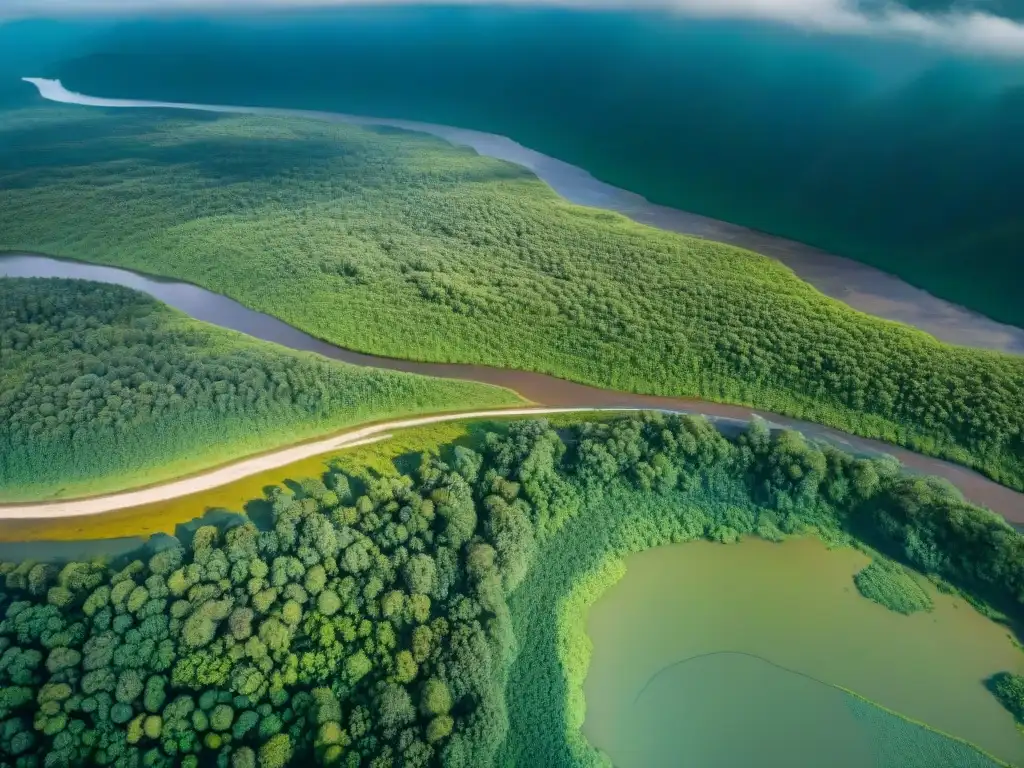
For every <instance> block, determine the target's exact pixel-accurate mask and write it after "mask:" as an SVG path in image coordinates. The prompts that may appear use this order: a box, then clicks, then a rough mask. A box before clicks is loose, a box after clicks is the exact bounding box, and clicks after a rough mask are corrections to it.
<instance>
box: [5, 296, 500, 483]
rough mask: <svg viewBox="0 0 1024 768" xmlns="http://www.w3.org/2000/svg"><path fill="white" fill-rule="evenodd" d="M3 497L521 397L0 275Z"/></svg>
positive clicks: (200, 463) (142, 477)
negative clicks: (297, 348) (335, 357)
mask: <svg viewBox="0 0 1024 768" xmlns="http://www.w3.org/2000/svg"><path fill="white" fill-rule="evenodd" d="M0 363H2V364H0V498H6V499H25V498H32V497H33V496H37V497H38V496H51V495H54V494H58V493H59V494H60V495H69V494H74V493H81V492H97V491H101V490H112V489H117V488H123V487H126V486H131V485H133V484H139V483H143V482H149V483H152V482H156V481H159V480H161V479H165V478H167V477H172V476H174V475H175V474H184V473H186V472H188V471H192V470H197V469H203V468H206V467H208V466H211V465H213V464H216V463H218V462H223V461H227V460H230V459H233V458H237V457H238V456H241V455H244V454H246V453H254V452H258V451H260V450H264V449H267V448H273V447H276V446H278V445H281V444H286V443H289V442H294V441H296V440H299V439H302V438H305V437H312V436H314V435H317V434H322V433H326V432H329V431H331V430H336V429H340V428H342V427H344V426H347V425H350V424H355V423H358V422H361V421H370V420H373V419H375V418H382V417H386V416H393V415H398V414H406V413H417V412H431V411H438V410H456V409H461V408H472V407H474V406H480V405H493V406H501V405H510V404H513V403H516V402H518V400H517V398H516V397H515V396H514V395H513V394H512V393H511V392H508V391H505V390H501V389H498V388H496V387H489V386H485V385H480V384H474V383H470V382H461V381H447V380H440V379H429V378H425V377H422V376H413V375H409V374H403V373H394V372H390V371H380V370H374V369H368V368H358V367H355V366H350V365H344V364H340V363H335V362H332V361H329V360H326V359H324V358H321V357H319V356H316V355H312V354H306V353H295V352H290V351H288V350H285V349H282V348H281V347H278V346H276V345H273V344H267V343H264V342H259V341H255V340H253V339H251V338H249V337H247V336H243V335H241V334H238V333H234V332H230V331H224V330H221V329H218V328H214V327H212V326H208V325H205V324H203V323H199V322H196V321H193V320H190V319H188V318H186V317H185V316H184V315H182V314H181V313H179V312H177V311H175V310H172V309H170V308H168V307H166V306H165V305H163V304H160V303H159V302H157V301H155V300H153V299H151V298H149V297H147V296H145V295H143V294H140V293H137V292H135V291H132V290H129V289H127V288H121V287H117V286H110V285H103V284H99V283H91V282H86V281H78V280H53V279H38V280H22V279H0Z"/></svg>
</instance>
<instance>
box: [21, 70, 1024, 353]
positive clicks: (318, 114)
mask: <svg viewBox="0 0 1024 768" xmlns="http://www.w3.org/2000/svg"><path fill="white" fill-rule="evenodd" d="M23 79H24V80H25V81H26V82H28V83H31V84H32V85H34V86H35V87H36V88H37V89H38V90H39V93H40V95H41V96H42V97H43V98H45V99H48V100H50V101H54V102H59V103H65V104H77V105H81V106H95V107H106V108H158V109H185V110H195V111H204V112H218V113H226V114H250V115H264V116H283V117H304V118H312V119H316V120H326V121H330V122H342V123H346V124H350V125H358V126H384V127H391V128H399V129H402V130H408V131H416V132H420V133H428V134H430V135H433V136H437V137H439V138H442V139H444V140H445V141H448V142H450V143H452V144H455V145H457V146H465V147H470V148H471V149H473V150H475V151H476V152H478V153H479V154H481V155H484V156H487V157H493V158H496V159H499V160H505V161H507V162H511V163H515V164H516V165H519V166H522V167H523V168H526V169H528V170H530V171H531V172H532V173H534V174H535V175H536V176H537V177H538V178H540V179H541V180H543V181H544V182H546V183H547V184H548V185H549V186H550V187H551V188H552V189H554V190H555V191H556V192H557V193H558V194H559V195H561V196H562V197H563V198H565V199H566V200H567V201H569V202H571V203H574V204H577V205H585V206H588V207H592V208H602V209H605V210H610V211H616V212H618V213H621V214H623V215H625V216H627V217H629V218H630V219H632V220H634V221H636V222H638V223H641V224H647V225H650V226H653V227H657V228H658V229H663V230H666V231H670V232H677V233H681V234H687V235H695V236H698V237H702V238H705V239H708V240H714V241H717V242H722V243H728V244H730V245H735V246H739V247H742V248H746V249H748V250H751V251H755V252H757V253H760V254H763V255H765V256H769V257H771V258H773V259H776V260H778V261H780V262H782V263H783V264H785V265H786V266H788V267H789V268H790V269H792V270H793V271H794V272H795V273H796V274H797V276H799V277H800V278H801V279H803V280H805V281H807V282H808V283H810V284H811V285H813V286H814V287H815V288H817V289H818V290H819V291H821V292H822V293H824V294H825V295H827V296H830V297H832V298H835V299H838V300H840V301H842V302H843V303H845V304H847V305H849V306H851V307H853V308H854V309H858V310H860V311H862V312H865V313H867V314H870V315H874V316H876V317H881V318H884V319H887V320H893V321H895V322H900V323H904V324H906V325H910V326H913V327H915V328H919V329H920V330H923V331H925V332H926V333H929V334H931V335H932V336H934V337H935V338H937V339H940V340H941V341H945V342H948V343H951V344H960V345H964V346H970V347H976V348H979V349H991V350H997V351H1002V352H1012V353H1017V354H1024V329H1021V328H1016V327H1014V326H1010V325H1005V324H1003V323H999V322H996V321H994V320H991V319H989V318H986V317H985V316H984V315H981V314H979V313H977V312H973V311H971V310H969V309H966V308H964V307H961V306H959V305H956V304H953V303H951V302H948V301H945V300H943V299H939V298H937V297H935V296H932V295H931V294H929V293H927V292H926V291H923V290H921V289H920V288H915V287H914V286H912V285H910V284H908V283H906V282H904V281H903V280H901V279H899V278H898V277H896V276H894V275H891V274H888V273H886V272H883V271H881V270H879V269H876V268H874V267H870V266H868V265H866V264H862V263H860V262H857V261H853V260H851V259H846V258H843V257H841V256H836V255H834V254H830V253H827V252H825V251H822V250H820V249H818V248H814V247H812V246H808V245H805V244H803V243H798V242H795V241H792V240H787V239H785V238H781V237H776V236H774V235H768V234H765V233H762V232H758V231H756V230H752V229H748V228H746V227H741V226H738V225H735V224H730V223H728V222H724V221H719V220H716V219H711V218H708V217H706V216H701V215H698V214H693V213H689V212H687V211H680V210H677V209H674V208H668V207H666V206H662V205H656V204H653V203H650V202H648V201H647V200H646V199H645V198H644V197H642V196H641V195H637V194H635V193H632V192H629V191H627V190H624V189H620V188H618V187H614V186H612V185H610V184H606V183H604V182H601V181H599V180H597V179H595V178H594V177H593V176H592V175H591V174H590V173H588V172H587V171H585V170H584V169H582V168H578V167H576V166H574V165H570V164H569V163H566V162H563V161H561V160H558V159H556V158H553V157H549V156H547V155H544V154H542V153H540V152H536V151H534V150H532V149H529V148H527V147H524V146H522V145H521V144H518V143H517V142H515V141H512V140H511V139H509V138H507V137H504V136H497V135H495V134H490V133H484V132H482V131H473V130H468V129H462V128H455V127H452V126H446V125H437V124H434V123H423V122H417V121H412V120H394V119H388V118H375V117H366V116H361V115H348V114H344V113H337V112H323V111H316V110H302V109H280V108H271V107H247V106H233V105H220V104H192V103H183V102H161V101H145V100H134V99H109V98H99V97H94V96H87V95H84V94H79V93H74V92H72V91H69V90H68V89H66V88H64V86H63V85H62V84H61V83H60V81H59V80H46V79H43V78H32V77H26V78H23Z"/></svg>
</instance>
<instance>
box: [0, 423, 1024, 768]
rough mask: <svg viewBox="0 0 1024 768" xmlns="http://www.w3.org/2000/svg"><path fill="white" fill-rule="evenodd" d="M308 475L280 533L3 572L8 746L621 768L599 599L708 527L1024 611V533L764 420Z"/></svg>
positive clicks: (287, 500) (70, 752)
mask: <svg viewBox="0 0 1024 768" xmlns="http://www.w3.org/2000/svg"><path fill="white" fill-rule="evenodd" d="M296 487H297V488H299V489H300V490H298V491H295V492H294V493H293V492H287V491H284V490H283V489H280V488H278V489H273V490H272V491H270V492H269V495H268V498H267V499H266V501H267V503H268V504H269V505H270V507H271V515H270V520H269V521H267V523H266V525H264V526H263V528H262V529H261V528H258V527H257V526H256V524H255V523H254V522H252V521H245V520H244V519H243V520H241V521H235V522H233V523H228V524H225V525H226V527H223V528H217V527H214V526H205V527H202V528H200V529H198V530H197V531H195V533H194V535H193V537H192V539H191V541H188V542H185V543H183V544H175V543H173V542H172V543H171V545H170V546H168V547H166V548H164V547H163V545H161V547H160V551H158V552H153V551H151V550H149V551H146V552H144V553H140V554H139V555H137V556H136V555H133V556H130V557H127V558H124V559H121V560H118V561H116V562H111V563H102V562H98V563H68V564H64V565H60V566H57V565H50V564H45V563H33V562H23V563H17V564H15V563H8V564H3V565H0V577H2V579H3V582H2V588H0V616H2V620H0V753H2V754H5V755H8V754H11V755H19V757H18V759H17V761H16V762H15V766H16V768H30V767H31V766H37V765H39V764H40V762H41V761H42V759H43V757H44V756H45V759H46V765H48V766H54V768H59V767H61V766H72V765H75V766H77V765H88V764H100V765H112V764H113V765H135V764H144V765H147V766H175V765H200V764H201V765H206V764H226V765H239V766H246V765H252V764H253V761H254V759H255V761H256V763H257V764H258V765H261V766H284V765H289V764H295V765H306V764H311V763H316V764H323V765H347V766H371V767H372V768H383V766H391V765H403V766H413V767H415V766H433V765H450V766H486V765H490V764H494V763H495V762H497V763H498V764H502V765H520V766H539V765H568V766H572V765H597V764H601V761H602V758H601V756H600V755H598V754H597V753H596V752H595V751H594V750H593V749H592V748H591V747H590V745H588V744H587V743H586V742H585V741H584V740H583V738H582V736H581V735H580V733H579V729H578V726H579V724H580V723H581V722H582V719H583V705H584V702H583V698H582V692H581V690H580V688H579V686H580V684H581V682H582V677H583V674H585V671H586V666H587V663H588V659H589V648H588V645H587V642H588V641H587V640H586V636H585V634H584V633H583V632H582V631H579V630H580V623H581V617H582V615H583V613H582V612H583V611H584V610H585V607H586V605H588V604H589V603H590V602H591V601H592V600H593V599H594V598H596V596H597V595H598V594H600V592H601V591H603V590H604V589H605V588H606V587H607V585H608V584H609V583H611V582H612V581H614V579H615V578H616V574H617V573H618V572H617V571H616V567H615V562H616V559H617V558H619V557H621V556H623V555H625V554H628V553H630V552H635V551H639V550H641V549H645V548H647V547H651V546H656V545H658V544H662V543H666V542H670V541H688V540H692V539H695V538H698V537H707V538H711V539H715V540H720V541H733V540H735V539H737V538H738V537H740V536H742V535H748V534H752V533H754V532H756V531H757V530H771V531H773V532H775V536H776V537H778V536H783V535H791V534H798V533H808V532H811V531H817V532H819V533H821V534H822V535H825V536H827V537H829V538H830V540H843V539H844V538H845V539H846V540H849V537H850V536H851V532H852V531H853V530H855V529H856V530H858V531H870V532H872V534H873V535H872V539H873V543H874V545H875V546H876V547H878V548H879V549H880V550H882V551H884V552H885V553H886V554H887V556H891V557H898V558H900V559H901V560H903V561H905V562H907V563H908V564H910V565H912V566H914V567H916V568H918V569H921V570H926V571H928V572H929V573H934V574H936V575H938V576H941V577H942V578H944V579H946V580H948V581H949V582H950V583H952V584H954V585H956V587H957V588H959V589H962V590H964V591H965V592H967V593H970V594H973V595H975V597H976V598H977V599H979V600H989V601H992V602H993V603H994V604H996V605H998V606H999V607H1001V608H1002V609H1003V610H1005V611H1006V612H1007V613H1008V614H1010V615H1011V616H1014V617H1018V616H1020V615H1021V613H1022V606H1021V600H1022V596H1024V581H1022V580H1024V568H1022V567H1021V564H1022V562H1024V546H1022V542H1024V537H1021V536H1020V534H1018V533H1016V532H1015V531H1014V530H1013V529H1012V528H1009V527H1008V526H1007V525H1006V524H1005V523H1004V522H1003V521H1002V520H1001V519H999V518H997V517H995V516H994V515H992V514H991V513H988V512H985V511H983V510H980V509H977V508H974V507H971V506H969V505H967V504H965V503H964V502H963V501H961V500H959V499H958V498H956V497H955V496H953V495H951V494H950V493H949V492H948V491H947V490H946V489H945V487H944V486H943V485H941V484H932V483H930V482H929V481H927V480H922V479H921V478H910V477H905V476H903V475H902V474H901V473H900V471H899V467H898V465H894V464H893V463H892V462H890V461H886V460H868V459H859V458H854V457H852V456H849V455H847V454H844V453H841V452H839V451H838V450H834V449H824V450H822V449H820V448H818V447H815V446H813V445H810V444H808V443H806V442H805V441H804V440H803V439H802V438H801V437H800V436H799V435H796V434H794V433H780V434H776V435H771V434H769V432H768V430H767V428H766V427H765V425H764V423H763V422H754V424H753V425H752V426H751V427H750V429H748V430H747V431H746V432H745V433H744V434H742V435H740V436H738V437H737V438H735V439H732V440H730V439H727V438H725V437H724V436H723V435H721V434H720V433H719V432H718V431H717V430H716V429H715V428H714V427H713V426H712V425H711V424H710V423H709V422H708V421H706V420H704V419H701V418H695V417H679V416H666V415H663V414H646V415H643V416H636V417H630V418H622V419H617V420H613V421H609V422H602V423H584V424H579V425H576V426H573V427H571V428H570V429H568V430H565V431H564V432H563V433H561V434H560V433H558V432H556V431H555V430H553V429H552V428H551V427H550V425H549V424H547V423H546V422H543V421H527V422H517V423H514V424H512V425H510V426H509V427H508V428H507V431H505V432H502V433H489V434H485V435H482V436H479V439H478V442H477V444H476V445H475V448H469V447H465V446H462V447H461V448H460V450H459V451H455V450H450V451H449V450H447V449H446V450H444V451H442V455H441V456H437V455H426V456H424V457H423V460H422V462H421V464H420V466H419V468H418V470H417V471H416V472H415V473H414V474H413V475H409V476H405V475H398V474H390V475H383V476H378V475H376V474H374V473H366V474H365V475H361V476H358V477H355V476H353V477H347V476H345V475H342V474H339V473H337V472H336V471H332V472H331V473H328V474H327V475H325V476H324V478H322V479H321V480H306V481H303V482H302V483H300V484H298V485H297V486H296ZM353 488H356V489H357V490H356V491H355V492H353V490H352V489H353ZM428 560H429V561H430V565H428V563H427V561H428ZM306 585H309V586H310V587H311V588H313V589H314V590H319V594H317V595H316V597H315V598H314V596H313V595H312V594H311V593H310V592H309V591H307V589H306ZM139 589H144V590H145V592H146V599H145V600H144V601H142V600H141V599H135V600H133V596H134V595H138V594H140V593H139V592H138V590H139ZM51 595H52V596H53V599H54V600H55V601H56V603H55V602H51ZM57 603H59V604H57ZM965 748H966V747H965Z"/></svg>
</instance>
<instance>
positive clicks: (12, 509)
mask: <svg viewBox="0 0 1024 768" xmlns="http://www.w3.org/2000/svg"><path fill="white" fill-rule="evenodd" d="M593 410H594V409H593V408H512V409H505V410H494V411H473V412H470V413H443V414H438V415H434V416H420V417H417V418H414V419H402V420H398V421H389V422H385V423H383V424H372V425H370V426H368V427H361V428H357V429H354V430H351V431H348V432H344V433H343V434H340V435H334V436H332V437H328V438H324V439H323V440H317V441H315V442H310V443H302V444H300V445H293V446H291V447H289V448H283V449H281V450H279V451H273V452H270V453H264V454H260V455H258V456H253V457H251V458H248V459H242V460H241V461H237V462H234V463H232V464H228V465H226V466H223V467H219V468H217V469H212V470H210V471H209V472H203V473H202V474H198V475H192V476H190V477H185V478H182V479H180V480H172V481H171V482H169V483H163V484H162V485H155V486H151V487H148V488H140V489H138V490H134V491H125V492H123V493H114V494H110V495H108V496H95V497H92V498H86V499H71V500H68V501H47V502H40V503H38V504H8V505H0V520H50V519H54V518H58V517H84V516H87V515H100V514H103V513H104V512H112V511H114V510H116V509H128V508H129V507H137V506H140V505H142V504H153V503H155V502H159V501H168V500H169V499H176V498H179V497H181V496H190V495H191V494H193V493H199V492H200V491H206V490H209V489H211V488H218V487H220V486H222V485H226V484H227V483H230V482H233V481H235V480H240V479H242V478H244V477H250V476H252V475H256V474H259V473H260V472H266V471H267V470H270V469H275V468H276V467H283V466H286V465H288V464H292V463H294V462H296V461H301V460H302V459H307V458H309V457H311V456H318V455H320V454H322V453H327V452H329V451H333V450H337V449H340V448H354V447H356V446H358V445H366V444H367V443H373V442H377V441H378V440H384V439H386V438H388V437H390V435H389V434H388V433H389V432H391V431H392V430H397V429H408V428H409V427H419V426H422V425H424V424H436V423H438V422H442V421H460V420H463V419H482V418H494V417H504V416H542V415H545V414H552V413H568V412H573V411H593ZM602 410H624V409H602Z"/></svg>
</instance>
